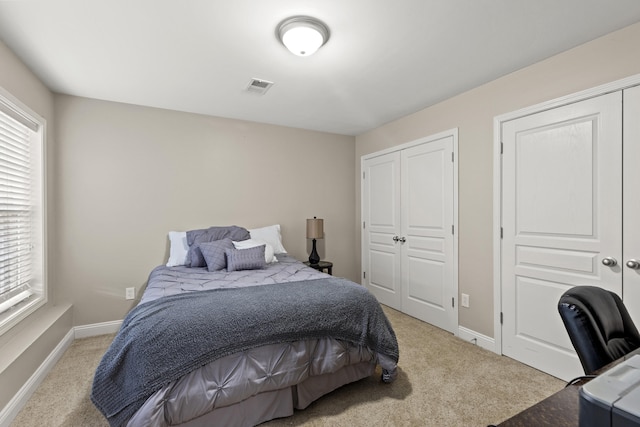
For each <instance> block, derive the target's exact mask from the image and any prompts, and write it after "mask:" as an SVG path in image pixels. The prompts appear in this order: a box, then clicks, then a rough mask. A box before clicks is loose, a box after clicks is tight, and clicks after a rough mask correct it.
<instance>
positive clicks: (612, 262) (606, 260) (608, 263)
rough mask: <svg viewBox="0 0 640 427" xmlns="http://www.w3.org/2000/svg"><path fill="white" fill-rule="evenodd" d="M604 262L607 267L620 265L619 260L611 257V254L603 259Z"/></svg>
mask: <svg viewBox="0 0 640 427" xmlns="http://www.w3.org/2000/svg"><path fill="white" fill-rule="evenodd" d="M602 264H604V265H606V266H607V267H615V266H616V265H618V261H616V259H615V258H611V257H610V256H608V257H606V258H603V259H602Z"/></svg>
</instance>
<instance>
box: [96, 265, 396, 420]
mask: <svg viewBox="0 0 640 427" xmlns="http://www.w3.org/2000/svg"><path fill="white" fill-rule="evenodd" d="M277 258H278V262H276V263H272V264H268V265H267V266H266V267H265V268H262V269H259V270H242V271H233V272H227V271H226V270H221V271H215V272H209V271H208V270H207V268H187V267H165V266H160V267H157V268H156V269H154V270H153V272H152V273H151V275H150V278H149V282H148V285H147V288H146V290H145V292H144V295H143V297H142V299H141V301H140V304H138V306H137V307H135V308H134V309H133V310H132V311H131V312H130V313H129V314H128V315H127V317H126V319H125V320H124V322H123V325H122V327H121V329H120V331H119V333H118V335H117V336H116V338H115V339H114V342H113V343H112V345H111V347H110V348H109V349H108V351H107V353H106V354H105V356H104V357H103V359H102V362H101V363H100V365H99V367H98V369H97V371H96V375H95V378H94V384H93V390H92V395H91V398H92V401H93V402H94V404H95V405H96V406H97V407H98V409H100V411H101V412H102V413H103V414H104V415H105V417H106V418H107V420H108V421H109V423H110V425H112V426H177V425H180V426H215V425H221V426H222V425H224V426H233V425H239V426H245V425H246V426H251V425H256V424H259V423H261V422H264V421H267V420H270V419H273V418H278V417H284V416H289V415H291V414H292V413H293V410H294V409H304V408H305V407H307V406H308V405H309V404H310V403H311V402H313V401H314V400H316V399H318V398H319V397H321V396H322V395H324V394H326V393H328V392H330V391H332V390H335V389H336V388H338V387H340V386H342V385H344V384H347V383H349V382H353V381H357V380H359V379H362V378H364V377H367V376H370V375H372V374H373V372H374V370H375V367H376V365H380V366H381V371H382V380H383V381H384V382H391V381H393V379H395V376H396V369H397V362H398V345H397V341H396V337H395V334H394V332H393V329H392V327H391V325H390V324H389V322H388V320H387V318H386V316H385V315H384V313H383V312H382V309H381V307H380V305H379V304H378V302H377V300H376V299H375V298H374V297H373V296H372V295H371V294H370V293H369V292H368V291H367V290H366V289H365V288H363V287H362V286H360V285H357V284H355V283H353V282H350V281H348V280H346V279H341V278H335V277H332V276H329V275H327V274H324V273H321V272H319V271H316V270H314V269H311V268H309V267H307V266H305V265H304V264H303V263H301V262H299V261H297V260H295V259H294V258H292V257H290V256H288V255H286V254H280V255H278V256H277Z"/></svg>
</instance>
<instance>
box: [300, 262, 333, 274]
mask: <svg viewBox="0 0 640 427" xmlns="http://www.w3.org/2000/svg"><path fill="white" fill-rule="evenodd" d="M304 265H307V266H309V267H311V268H315V269H316V270H318V271H324V270H327V273H328V274H331V275H332V276H333V273H332V270H333V263H332V262H329V261H320V262H318V263H317V264H310V263H309V261H305V262H304Z"/></svg>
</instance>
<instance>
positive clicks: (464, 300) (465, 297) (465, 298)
mask: <svg viewBox="0 0 640 427" xmlns="http://www.w3.org/2000/svg"><path fill="white" fill-rule="evenodd" d="M462 306H463V307H466V308H469V295H468V294H462Z"/></svg>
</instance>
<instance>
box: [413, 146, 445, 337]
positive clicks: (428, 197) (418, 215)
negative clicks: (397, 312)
mask: <svg viewBox="0 0 640 427" xmlns="http://www.w3.org/2000/svg"><path fill="white" fill-rule="evenodd" d="M452 153H453V137H452V136H447V137H444V138H442V139H439V140H435V141H431V142H429V143H427V144H422V145H418V146H416V147H412V148H408V149H405V150H402V159H401V160H402V186H401V188H402V190H401V191H402V197H401V199H402V233H401V236H402V239H403V240H405V241H403V242H402V243H401V245H402V294H403V299H402V308H403V311H404V312H405V313H407V314H409V315H411V316H414V317H416V318H418V319H421V320H424V321H426V322H428V323H431V324H433V325H435V326H438V327H440V328H442V329H445V330H447V331H449V332H455V329H456V327H457V325H456V319H457V317H456V316H455V309H454V307H453V298H454V295H453V292H454V286H452V284H453V282H454V272H453V269H454V256H453V230H452V225H453V203H454V202H453V196H454V191H453V161H452V156H451V155H452Z"/></svg>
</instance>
